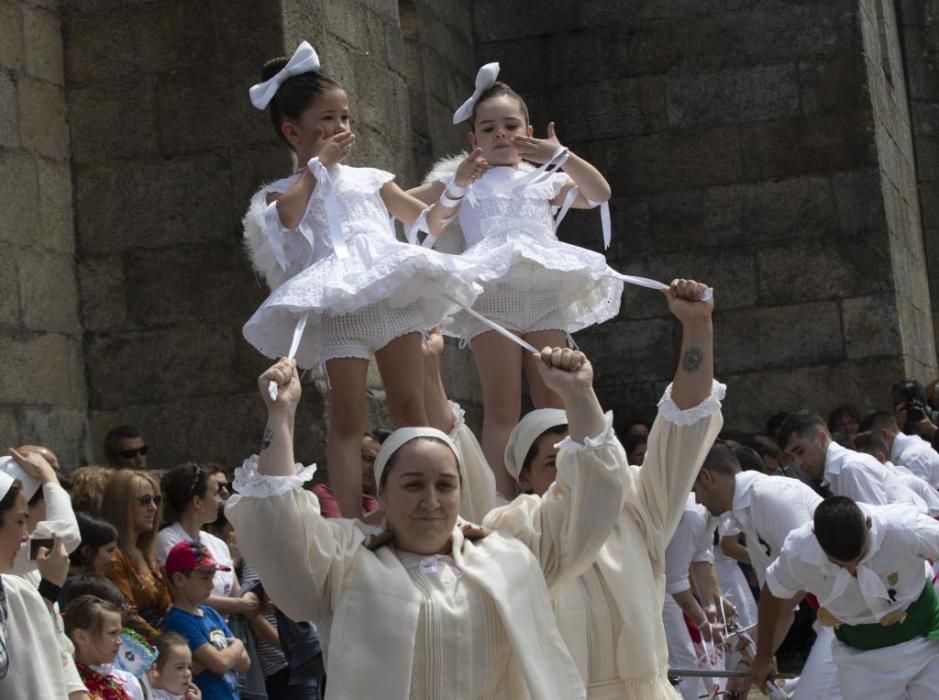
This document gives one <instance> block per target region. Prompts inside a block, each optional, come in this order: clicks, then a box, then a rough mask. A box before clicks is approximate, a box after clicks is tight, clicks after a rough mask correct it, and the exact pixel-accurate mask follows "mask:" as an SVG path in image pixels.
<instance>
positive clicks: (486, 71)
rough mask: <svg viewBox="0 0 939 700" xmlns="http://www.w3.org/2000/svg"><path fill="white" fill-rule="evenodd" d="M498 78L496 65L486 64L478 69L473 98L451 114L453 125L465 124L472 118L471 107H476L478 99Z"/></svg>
mask: <svg viewBox="0 0 939 700" xmlns="http://www.w3.org/2000/svg"><path fill="white" fill-rule="evenodd" d="M498 77H499V64H498V63H487V64H486V65H484V66H483V67H482V68H480V69H479V72H478V73H476V90H475V91H474V92H473V96H472V97H470V98H469V99H468V100H467V101H466V102H464V103H463V104H461V105H460V108H459V109H458V110H457V111H456V112H454V113H453V123H454V124H459V123H460V122H465V121H466V120H467V119H469V118H470V117H472V116H473V107H475V106H476V103H477V102H478V101H479V98H480V97H481V96H482V94H483V93H484V92H486V90H488V89H489V88H491V87H492V86H493V85H495V84H496V79H497V78H498Z"/></svg>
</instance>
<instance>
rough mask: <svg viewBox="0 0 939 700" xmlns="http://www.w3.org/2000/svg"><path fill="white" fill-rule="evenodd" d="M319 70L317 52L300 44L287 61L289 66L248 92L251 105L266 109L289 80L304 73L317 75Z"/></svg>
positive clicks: (305, 44) (308, 44)
mask: <svg viewBox="0 0 939 700" xmlns="http://www.w3.org/2000/svg"><path fill="white" fill-rule="evenodd" d="M319 69H320V58H319V56H317V55H316V50H315V49H314V48H313V47H312V46H310V43H309V42H307V41H302V42H300V46H298V47H297V50H296V51H294V52H293V56H291V57H290V60H289V61H287V65H286V66H284V67H283V68H281V70H280V71H279V72H278V73H277V74H276V75H275V76H274V77H273V78H270V79H269V80H265V81H264V82H263V83H258V84H257V85H252V86H251V88H250V89H249V90H248V95H249V96H250V98H251V104H253V105H254V106H255V107H256V108H257V109H265V108H266V107H267V105H269V104H270V102H271V100H273V99H274V95H275V94H276V93H277V90H278V89H279V88H280V86H281V85H283V83H284V81H285V80H287V78H291V77H293V76H295V75H300V74H302V73H315V72H316V71H318V70H319Z"/></svg>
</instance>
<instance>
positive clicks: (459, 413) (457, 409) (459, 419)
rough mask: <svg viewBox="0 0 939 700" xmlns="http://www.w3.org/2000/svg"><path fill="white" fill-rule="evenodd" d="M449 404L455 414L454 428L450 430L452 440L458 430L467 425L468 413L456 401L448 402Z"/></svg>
mask: <svg viewBox="0 0 939 700" xmlns="http://www.w3.org/2000/svg"><path fill="white" fill-rule="evenodd" d="M447 403H448V404H450V411H451V413H453V428H452V429H451V430H450V437H451V438H452V437H453V434H454V433H456V431H457V430H459V429H460V428H462V427H463V426H464V425H466V411H464V410H463V407H462V406H460V404H458V403H457V402H456V401H449V400H448V401H447Z"/></svg>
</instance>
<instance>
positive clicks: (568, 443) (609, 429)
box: [558, 411, 616, 450]
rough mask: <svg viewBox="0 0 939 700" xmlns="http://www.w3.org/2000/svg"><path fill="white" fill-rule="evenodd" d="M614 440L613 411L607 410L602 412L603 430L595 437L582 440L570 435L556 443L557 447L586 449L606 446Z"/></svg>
mask: <svg viewBox="0 0 939 700" xmlns="http://www.w3.org/2000/svg"><path fill="white" fill-rule="evenodd" d="M613 442H616V431H615V430H613V411H607V412H606V413H604V414H603V430H601V431H600V432H599V433H598V434H597V435H596V436H595V437H587V438H584V441H583V442H577V441H576V440H571V438H570V436H568V437H566V438H564V439H563V440H561V442H560V443H558V449H565V448H567V449H588V450H596V449H599V448H601V447H607V446H608V445H610V444H611V443H613Z"/></svg>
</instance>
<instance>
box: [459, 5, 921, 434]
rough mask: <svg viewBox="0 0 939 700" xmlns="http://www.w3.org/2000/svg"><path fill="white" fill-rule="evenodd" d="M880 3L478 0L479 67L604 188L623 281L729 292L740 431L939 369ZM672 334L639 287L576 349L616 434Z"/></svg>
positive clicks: (577, 221) (577, 223)
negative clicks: (553, 125)
mask: <svg viewBox="0 0 939 700" xmlns="http://www.w3.org/2000/svg"><path fill="white" fill-rule="evenodd" d="M888 4H889V3H888ZM873 5H874V3H869V2H860V3H859V2H856V1H855V0H833V1H821V0H819V1H815V2H800V3H770V2H759V1H756V2H743V3H731V4H728V3H726V2H710V1H704V2H702V1H700V0H699V1H697V2H682V1H667V2H666V1H664V0H663V1H660V2H645V3H637V2H631V1H627V0H623V1H620V2H599V1H596V2H594V1H588V2H581V3H576V4H574V3H561V2H549V3H547V4H544V3H542V4H540V5H539V7H538V10H537V11H535V10H534V9H533V8H532V7H531V6H530V5H528V4H524V3H522V4H519V5H518V6H516V7H515V9H513V8H511V7H506V5H505V3H501V2H497V1H496V0H479V1H478V2H476V3H475V5H474V18H475V31H476V37H477V41H478V44H477V55H478V60H479V62H480V63H483V62H486V61H493V60H499V61H501V62H502V66H503V76H504V77H505V79H506V80H507V81H508V82H509V83H510V84H512V85H514V86H515V87H516V88H517V89H518V90H519V91H520V92H521V93H522V95H523V96H525V97H526V98H527V99H528V102H529V107H530V108H531V112H532V119H533V122H534V125H535V129H536V133H544V127H545V124H546V122H547V121H548V120H552V119H553V120H556V121H557V122H558V124H557V130H558V134H559V136H560V138H561V139H562V141H563V142H565V143H567V144H569V145H571V146H572V147H573V149H574V150H575V151H577V152H578V153H581V154H583V155H584V156H585V157H587V158H588V159H589V160H591V161H592V162H594V163H595V164H596V165H597V166H598V167H599V168H600V169H601V170H602V171H603V172H604V173H606V174H607V176H608V177H609V179H610V182H611V184H612V186H613V191H614V200H613V202H612V205H613V218H614V229H615V232H614V242H613V246H612V248H611V249H610V251H609V252H608V255H609V259H610V262H611V264H612V265H613V266H614V267H617V268H618V269H620V270H622V271H623V272H628V273H635V274H642V275H646V276H651V277H656V278H659V279H662V280H666V281H667V280H668V279H670V278H672V277H697V278H700V279H705V280H708V281H709V282H712V283H713V284H714V285H715V287H716V288H717V300H718V311H717V313H716V324H717V326H716V330H717V365H718V367H717V369H718V372H719V375H720V377H721V379H722V380H724V381H725V382H727V384H728V385H729V389H730V392H731V393H730V395H729V400H728V402H727V405H726V415H727V424H728V426H729V427H733V428H735V429H739V430H758V429H761V428H762V426H763V425H764V421H765V419H766V417H767V416H768V414H769V413H771V412H773V411H775V410H792V409H797V408H800V407H804V406H805V407H810V408H813V409H815V410H818V411H820V412H826V411H828V410H829V409H831V408H832V407H834V405H836V404H838V403H841V402H844V401H850V402H854V403H856V404H857V405H859V407H860V408H861V409H862V410H866V409H869V408H873V407H879V406H884V405H886V404H887V403H888V401H889V394H888V389H889V386H890V384H891V383H892V382H893V381H895V380H897V379H899V378H901V377H902V376H904V375H908V374H912V375H913V376H917V377H919V378H921V379H927V378H930V376H931V375H932V374H934V373H935V370H936V359H935V347H934V344H933V342H932V340H931V338H932V325H931V318H930V315H931V309H930V304H929V298H928V293H927V289H926V284H925V282H926V278H925V272H924V270H923V253H922V238H921V228H920V222H919V218H918V211H917V205H916V203H915V193H914V190H915V185H913V184H912V183H911V180H910V174H911V162H912V158H911V149H910V148H909V146H908V134H909V117H908V115H907V114H906V107H905V104H904V99H905V97H904V94H903V69H902V63H901V62H900V61H897V60H895V59H896V56H897V35H896V25H895V22H894V23H893V24H892V25H891V19H890V18H888V17H887V14H889V13H884V12H881V15H880V16H878V15H877V14H876V12H877V11H876V8H875V7H873ZM878 23H879V25H878ZM874 25H878V26H882V28H883V30H884V31H885V32H886V36H885V37H884V38H880V36H879V35H877V33H876V32H872V27H874ZM891 32H892V33H891ZM888 59H889V71H886V72H885V69H884V67H883V66H884V65H885V64H884V61H888ZM878 71H879V72H878ZM888 74H889V79H888V78H887V77H886V76H887V75H888ZM911 188H912V189H911ZM569 218H570V221H568V222H565V225H564V226H563V227H562V230H561V236H562V238H565V239H567V240H570V241H573V242H576V243H579V244H581V245H585V246H588V247H591V248H594V249H598V247H599V244H600V233H599V224H598V217H597V216H596V214H595V213H592V212H590V213H577V214H576V215H575V214H572V215H570V217H569ZM677 331H678V329H677V328H676V325H675V324H674V323H673V322H672V321H671V320H670V319H668V318H667V312H666V308H665V304H664V302H663V300H661V299H660V298H658V297H657V296H656V295H655V294H653V293H650V292H649V291H646V290H639V289H629V290H627V292H626V294H625V295H624V298H623V310H622V313H621V315H620V317H619V318H618V319H617V320H615V321H611V322H608V323H607V324H605V325H604V326H602V327H600V328H597V329H592V330H590V331H586V332H584V333H582V334H580V335H579V337H578V342H579V343H581V345H582V346H583V347H584V348H585V349H586V350H587V351H588V352H590V353H591V354H592V355H593V357H594V358H595V360H596V365H597V374H598V383H599V386H600V390H601V394H602V398H603V400H604V401H605V403H606V404H607V405H609V406H611V407H613V408H618V409H620V414H621V417H625V415H626V414H634V413H638V414H645V415H647V416H648V415H651V414H652V413H654V405H655V401H656V400H657V398H658V396H659V395H660V394H661V391H662V389H663V388H664V386H665V384H666V382H667V381H668V380H669V377H670V375H671V372H672V370H673V368H674V363H675V358H676V355H677V343H678V337H677Z"/></svg>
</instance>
